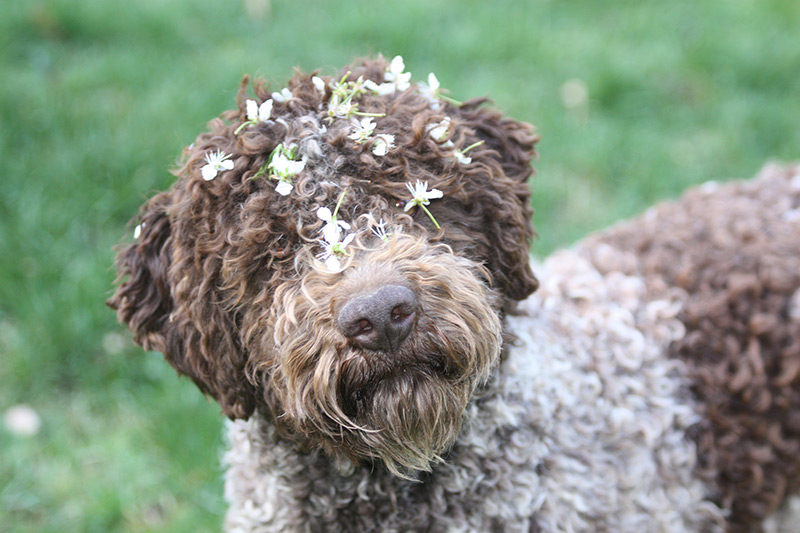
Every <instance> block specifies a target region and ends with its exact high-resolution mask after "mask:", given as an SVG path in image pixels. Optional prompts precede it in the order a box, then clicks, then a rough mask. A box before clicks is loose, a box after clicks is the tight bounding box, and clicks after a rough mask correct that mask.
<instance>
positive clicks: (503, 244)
mask: <svg viewBox="0 0 800 533" xmlns="http://www.w3.org/2000/svg"><path fill="white" fill-rule="evenodd" d="M484 102H486V99H483V98H481V99H476V100H471V101H469V102H465V103H464V104H462V105H461V107H460V109H461V115H462V120H464V121H465V122H466V123H467V124H468V125H469V127H470V128H472V129H473V130H474V132H475V135H476V136H477V137H478V138H479V139H481V140H483V141H484V142H485V143H486V148H488V149H489V152H488V153H489V154H491V157H493V158H494V159H495V160H496V163H498V164H499V166H500V168H501V169H502V176H498V175H492V176H491V177H490V180H489V181H487V182H483V183H479V184H477V186H479V187H484V188H486V189H490V190H487V191H486V192H485V195H484V196H483V197H482V198H483V199H484V200H485V203H486V208H487V209H488V210H490V211H492V213H491V215H492V216H490V217H488V223H487V226H488V227H487V228H486V230H485V231H486V233H487V237H488V238H489V242H490V243H491V244H492V246H494V247H495V249H494V250H493V252H494V253H492V254H491V255H490V257H489V262H488V263H489V264H488V266H489V268H490V270H491V272H492V275H493V277H494V283H495V285H496V286H498V287H499V288H500V289H501V290H502V292H503V294H504V295H505V296H506V297H507V298H510V299H512V300H524V299H525V298H527V297H528V296H529V295H530V294H531V293H533V292H534V291H535V290H536V289H537V288H538V287H539V282H538V280H537V279H536V277H535V276H534V274H533V271H532V270H531V266H530V247H531V243H532V241H533V239H534V237H535V236H536V233H535V231H534V228H533V223H532V221H531V219H532V217H533V208H532V207H531V204H530V198H531V190H530V185H529V183H528V180H529V179H530V177H531V175H532V174H533V167H532V166H531V162H532V159H533V158H534V157H535V155H536V151H535V145H536V143H537V142H538V141H539V136H538V135H536V133H535V132H534V129H533V126H531V125H530V124H526V123H524V122H519V121H517V120H514V119H511V118H508V117H504V116H502V114H501V113H500V112H498V111H496V110H493V109H491V108H486V107H480V106H481V104H483V103H484Z"/></svg>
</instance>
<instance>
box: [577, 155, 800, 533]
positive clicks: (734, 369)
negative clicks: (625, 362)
mask: <svg viewBox="0 0 800 533" xmlns="http://www.w3.org/2000/svg"><path fill="white" fill-rule="evenodd" d="M793 172H795V171H794V170H793V169H791V167H789V168H779V167H768V168H767V169H766V170H765V171H764V173H763V175H762V176H761V177H760V179H757V180H754V181H748V182H741V183H735V184H732V185H725V186H721V185H720V186H714V185H713V184H712V185H709V186H706V187H705V188H699V189H696V190H693V191H691V192H690V193H688V194H687V195H686V196H685V197H684V198H683V199H682V200H681V202H680V203H675V204H665V205H662V206H659V207H658V208H657V209H656V210H655V211H653V212H651V213H649V214H648V215H645V216H644V217H641V218H640V219H638V220H637V221H635V222H634V223H632V224H625V225H621V226H619V227H617V228H614V229H612V230H610V231H608V232H606V233H603V234H600V235H597V236H594V237H592V238H591V239H590V240H589V241H587V243H585V244H586V245H585V246H584V248H583V249H584V250H587V251H592V250H594V251H597V250H598V249H599V246H598V245H599V244H609V245H611V246H613V247H614V248H616V249H619V250H627V251H629V252H632V253H633V256H632V257H634V258H635V261H633V262H632V263H631V264H628V265H620V264H614V265H606V266H605V268H603V267H602V265H603V262H602V261H599V260H598V261H597V262H598V264H599V265H601V270H605V271H610V270H623V271H627V272H628V273H633V274H636V275H642V276H643V277H645V278H646V279H647V284H648V286H649V287H651V290H653V291H655V292H658V291H659V290H667V289H669V288H672V287H679V288H680V289H682V290H684V291H686V293H687V294H688V302H687V303H686V305H685V306H684V308H683V311H682V313H681V316H680V318H681V321H682V322H683V323H684V324H685V325H686V329H687V332H686V335H685V336H684V337H683V338H682V339H681V340H680V341H678V342H676V343H674V344H673V345H672V346H671V347H670V355H671V356H672V357H677V358H680V359H681V360H683V361H684V362H685V363H687V364H688V366H689V368H690V369H691V372H692V374H693V380H694V389H693V390H694V393H695V394H696V396H697V398H698V399H699V400H700V402H701V404H702V405H704V410H705V420H704V422H703V423H702V424H700V426H699V427H697V428H696V436H695V439H696V441H697V445H698V455H699V459H700V464H701V467H704V468H705V470H706V472H705V475H706V476H707V477H710V478H711V479H712V481H713V482H714V483H715V484H716V486H717V489H718V491H719V497H718V500H719V503H720V504H721V505H722V506H724V507H726V508H730V509H731V517H730V523H731V525H732V530H733V531H753V530H756V529H757V528H758V524H759V523H760V522H761V521H762V520H763V518H764V517H766V516H767V515H769V514H770V513H772V512H773V511H775V510H776V509H777V508H778V506H779V505H780V504H781V502H783V500H784V498H785V497H786V495H787V494H790V493H792V492H794V491H795V490H796V489H797V488H798V480H799V479H800V411H799V410H798V406H799V405H800V321H798V320H796V318H794V319H793V318H792V317H791V316H790V313H791V312H792V310H793V305H797V304H796V302H792V297H793V296H794V297H795V298H796V297H797V296H796V295H797V294H800V253H798V250H800V243H799V242H798V233H797V227H796V226H792V225H791V224H787V223H784V222H782V221H781V217H782V216H784V213H786V212H787V211H789V210H791V209H797V208H798V207H800V190H797V189H796V188H794V189H793V188H792V186H791V181H790V178H791V177H792V176H794V173H793ZM743 213H744V214H746V216H742V214H743ZM794 312H795V313H796V312H797V310H796V309H794Z"/></svg>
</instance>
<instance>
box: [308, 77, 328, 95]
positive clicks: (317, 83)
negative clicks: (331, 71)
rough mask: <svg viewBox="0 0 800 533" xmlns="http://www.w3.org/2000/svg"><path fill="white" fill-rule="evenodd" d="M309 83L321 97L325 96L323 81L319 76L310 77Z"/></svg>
mask: <svg viewBox="0 0 800 533" xmlns="http://www.w3.org/2000/svg"><path fill="white" fill-rule="evenodd" d="M311 83H313V84H314V87H316V88H317V90H318V91H319V92H320V93H321V94H323V95H324V94H325V80H323V79H322V78H320V77H319V76H312V77H311Z"/></svg>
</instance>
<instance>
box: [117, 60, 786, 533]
mask: <svg viewBox="0 0 800 533" xmlns="http://www.w3.org/2000/svg"><path fill="white" fill-rule="evenodd" d="M403 70H404V68H403V65H402V61H401V60H400V59H399V58H396V59H395V60H394V61H392V62H391V63H387V62H385V61H383V60H382V59H378V60H373V61H365V62H362V63H359V64H357V65H355V66H353V67H352V68H350V69H349V70H347V71H344V72H343V73H342V74H341V75H340V76H337V77H334V78H327V77H321V76H317V75H305V74H297V75H296V76H295V77H294V78H293V79H292V80H291V81H290V82H289V85H288V88H287V89H284V90H282V91H281V92H276V93H271V94H270V93H269V92H267V90H266V89H265V87H264V85H263V84H260V83H256V84H255V85H254V92H255V95H254V97H253V98H252V99H248V98H247V96H246V92H247V87H246V83H245V84H243V85H242V89H241V91H240V95H239V105H238V108H237V109H236V110H233V111H230V112H227V113H225V114H223V115H222V117H221V118H219V119H216V120H214V121H213V122H211V124H210V132H208V133H203V134H201V135H200V136H199V137H198V138H197V140H196V141H195V143H194V144H193V145H192V146H190V147H189V148H188V149H187V151H186V154H185V159H184V164H183V166H182V168H181V169H180V170H179V171H178V172H177V175H178V177H179V179H178V181H177V182H176V183H175V185H174V186H173V187H172V188H171V190H169V191H167V192H163V193H160V194H158V195H156V196H155V197H153V198H152V199H151V200H150V201H149V202H147V203H146V204H145V206H144V207H143V208H142V211H141V214H140V218H139V220H138V222H139V225H138V226H137V231H136V232H135V236H136V240H135V241H134V242H133V243H132V244H129V245H127V246H126V247H124V248H123V249H122V250H121V252H120V254H119V256H118V259H117V267H118V270H119V281H118V288H117V291H116V294H115V295H114V296H113V297H112V298H111V300H110V301H109V304H110V305H111V306H112V307H113V308H114V309H116V310H117V313H118V316H119V318H120V319H121V320H122V321H123V322H125V323H126V324H127V325H128V326H129V327H130V328H131V329H132V330H133V331H134V333H135V339H136V341H137V342H138V343H140V344H141V345H142V346H144V347H145V348H147V349H152V350H158V351H161V352H163V353H164V354H165V356H166V358H167V359H168V360H169V362H170V363H171V364H172V365H173V366H174V367H175V368H176V369H177V370H178V371H179V372H181V373H183V374H186V375H188V376H190V377H191V378H192V379H193V380H194V381H195V383H197V385H198V386H199V387H200V389H201V390H202V391H203V392H204V393H206V394H209V395H210V396H213V397H214V398H215V399H216V400H217V401H218V402H219V403H220V405H221V406H222V410H223V411H224V413H225V414H226V415H228V416H229V417H230V418H231V419H233V420H234V422H233V423H232V424H231V427H230V445H231V449H230V452H229V453H228V454H227V463H228V475H227V485H226V496H227V498H228V500H229V502H230V510H229V512H228V516H227V520H226V522H227V527H228V528H229V529H231V530H235V531H481V532H482V531H610V532H611V531H613V532H618V531H630V532H637V533H639V532H644V531H723V530H736V531H745V530H759V529H761V528H766V529H768V530H780V529H781V528H783V527H789V528H790V527H791V526H792V525H793V523H792V522H791V519H792V518H791V517H792V512H793V511H797V506H796V505H795V506H793V504H792V500H791V499H789V500H787V498H788V496H789V495H790V494H791V493H792V492H793V491H794V490H795V489H796V488H797V485H798V479H800V477H799V476H798V474H799V473H800V257H799V256H798V249H799V247H798V241H799V240H800V221H799V220H800V216H798V214H800V210H799V207H798V206H800V177H798V175H800V169H798V168H779V167H768V168H767V169H766V170H765V171H764V172H763V173H762V175H761V176H760V177H759V178H758V179H756V180H754V181H751V182H743V183H733V184H727V185H718V186H716V185H707V186H703V187H701V188H699V189H696V190H694V191H692V192H690V193H688V194H687V195H686V196H685V197H684V198H683V199H682V200H681V201H679V202H677V203H672V204H666V205H661V206H659V207H657V208H654V209H653V210H651V211H649V212H647V213H646V214H645V215H644V216H642V217H641V218H639V219H637V220H635V221H633V222H629V223H626V224H623V225H620V226H618V227H616V228H612V229H611V230H610V231H608V232H606V233H602V234H599V235H595V236H592V237H590V238H588V239H587V240H585V241H584V242H583V243H581V244H579V245H578V246H576V247H575V248H573V249H570V250H567V251H562V252H559V253H556V254H554V255H553V256H552V257H550V258H549V259H548V260H547V261H545V262H544V263H543V264H541V265H538V266H536V267H535V268H536V269H537V271H538V276H539V278H540V279H541V280H542V286H541V287H539V288H538V289H539V290H538V292H536V294H535V295H533V296H531V294H532V293H533V292H534V291H535V290H536V289H537V286H538V282H537V279H536V277H534V274H533V272H532V268H531V264H530V262H529V256H528V253H529V245H530V242H531V239H532V238H533V235H534V232H533V228H532V226H531V222H530V219H531V214H532V212H531V209H530V207H529V186H528V183H527V180H528V178H529V177H530V175H531V172H532V171H531V168H530V160H531V158H532V156H533V154H534V144H535V143H536V141H537V137H536V136H535V135H534V133H533V132H532V128H531V127H530V126H528V125H526V124H522V123H520V122H517V121H514V120H511V119H508V118H503V117H502V116H501V115H500V114H499V113H497V112H495V111H492V110H490V109H488V108H486V107H483V106H482V104H483V103H484V101H483V100H472V101H468V102H464V103H458V102H455V101H453V100H451V99H449V98H447V97H445V96H443V95H442V93H441V90H440V89H439V87H438V82H437V80H436V79H435V77H434V76H431V77H429V81H428V83H427V84H422V83H420V84H412V83H411V81H410V80H409V79H408V78H409V75H408V74H407V73H405V72H403ZM517 304H518V305H517ZM781 506H782V507H781ZM776 510H778V511H779V512H778V513H773V512H774V511H776ZM798 515H800V513H796V512H795V514H794V516H795V517H796V516H798ZM787 524H788V525H787Z"/></svg>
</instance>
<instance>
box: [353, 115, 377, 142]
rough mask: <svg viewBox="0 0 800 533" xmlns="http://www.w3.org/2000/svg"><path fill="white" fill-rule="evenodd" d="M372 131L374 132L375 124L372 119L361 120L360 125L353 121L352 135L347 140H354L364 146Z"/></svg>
mask: <svg viewBox="0 0 800 533" xmlns="http://www.w3.org/2000/svg"><path fill="white" fill-rule="evenodd" d="M373 131H375V123H374V122H372V117H365V118H362V119H361V122H360V123H359V122H358V121H356V120H353V133H351V134H350V135H348V136H347V138H348V139H352V140H354V141H355V142H356V143H358V144H364V143H365V142H367V141H368V140H369V137H370V135H372V132H373Z"/></svg>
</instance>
